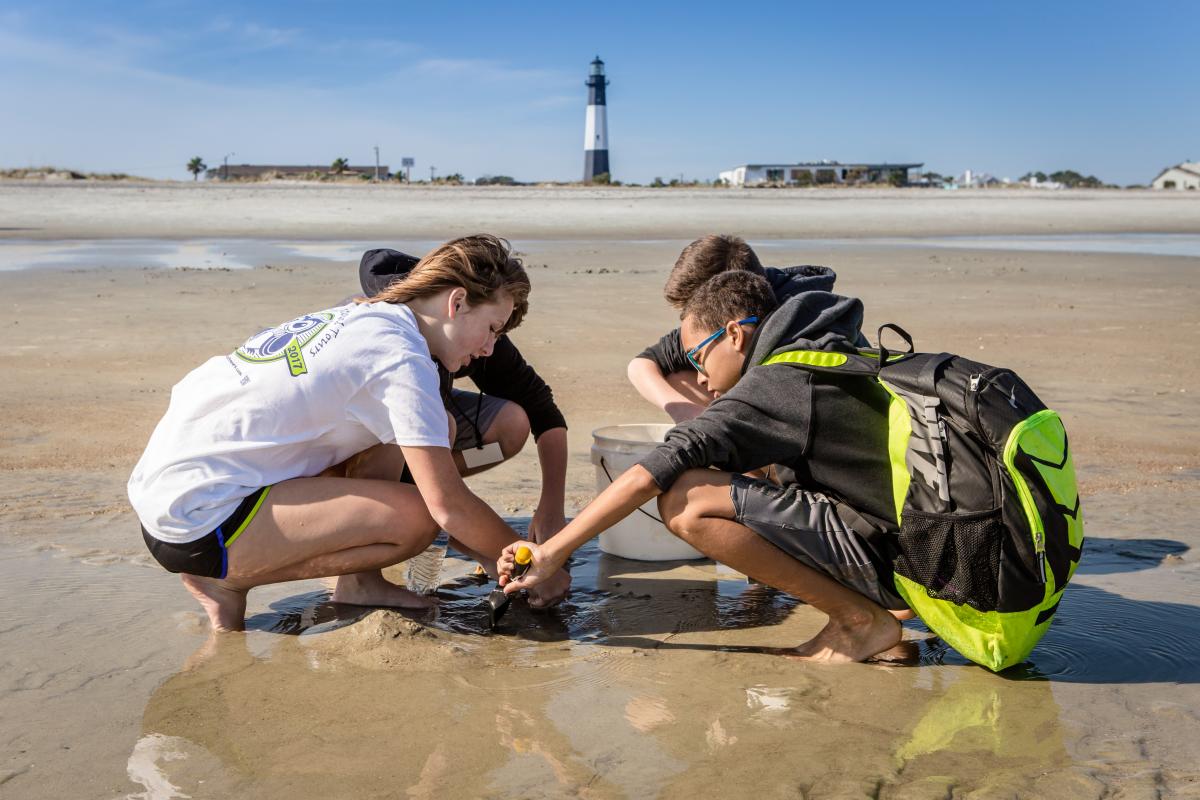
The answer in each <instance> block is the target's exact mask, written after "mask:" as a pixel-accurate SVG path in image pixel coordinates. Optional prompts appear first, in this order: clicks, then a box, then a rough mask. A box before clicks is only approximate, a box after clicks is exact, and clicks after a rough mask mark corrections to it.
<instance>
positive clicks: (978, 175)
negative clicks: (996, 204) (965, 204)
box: [955, 169, 1002, 189]
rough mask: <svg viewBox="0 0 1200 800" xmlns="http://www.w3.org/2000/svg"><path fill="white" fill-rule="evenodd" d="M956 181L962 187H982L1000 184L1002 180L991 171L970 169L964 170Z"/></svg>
mask: <svg viewBox="0 0 1200 800" xmlns="http://www.w3.org/2000/svg"><path fill="white" fill-rule="evenodd" d="M955 183H956V184H958V186H959V188H962V189H980V188H984V187H988V186H999V185H1000V184H1001V183H1002V181H1001V180H1000V179H999V178H997V177H996V176H995V175H992V174H991V173H990V172H974V171H973V170H969V169H968V170H964V171H963V174H962V175H959V176H958V179H957V180H956V181H955Z"/></svg>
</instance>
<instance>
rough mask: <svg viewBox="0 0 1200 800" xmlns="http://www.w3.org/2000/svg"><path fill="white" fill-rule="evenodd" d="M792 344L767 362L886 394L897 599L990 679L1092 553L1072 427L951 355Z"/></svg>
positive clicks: (1029, 393) (1036, 631) (993, 374)
mask: <svg viewBox="0 0 1200 800" xmlns="http://www.w3.org/2000/svg"><path fill="white" fill-rule="evenodd" d="M884 329H890V330H893V331H895V332H896V333H897V334H898V335H900V336H901V337H902V338H903V339H904V340H905V341H906V342H907V343H908V348H909V349H908V351H907V352H902V353H894V352H889V351H888V350H887V349H886V348H884V347H883V346H882V344H881V346H880V348H879V349H878V350H868V349H861V350H858V351H857V352H856V353H840V352H833V351H824V350H821V351H814V350H790V351H784V352H777V353H773V354H772V355H771V356H769V357H768V358H766V359H765V360H764V361H763V362H762V363H763V364H780V363H786V364H794V365H796V366H799V367H803V368H805V369H809V370H814V371H818V372H832V373H839V374H847V373H850V374H859V375H863V376H864V377H867V378H870V379H873V380H877V381H878V382H879V383H880V384H881V385H882V386H883V387H884V389H886V390H887V392H888V394H890V395H891V405H890V408H889V411H888V456H889V460H890V462H891V465H892V492H893V495H894V498H895V502H896V518H897V520H899V522H900V533H899V537H898V539H899V541H898V546H899V552H900V555H899V556H898V557H897V558H896V560H895V562H894V564H893V569H894V579H895V584H896V591H897V592H898V593H899V594H900V596H901V597H903V598H904V600H905V601H906V602H907V603H908V604H909V606H910V607H911V608H912V610H913V611H915V612H916V614H917V616H919V617H920V618H921V620H922V621H923V622H924V623H925V624H926V625H928V626H929V628H930V629H931V630H932V631H933V632H934V633H936V634H937V635H938V636H940V637H941V638H942V640H943V641H945V642H946V643H947V644H949V645H950V646H951V647H953V648H954V649H955V650H957V651H958V652H960V653H962V654H963V655H964V656H966V657H967V658H969V659H970V660H972V661H974V662H975V663H977V664H981V665H983V666H985V667H987V668H988V669H991V670H993V671H999V670H1002V669H1004V668H1006V667H1011V666H1013V665H1014V664H1018V663H1020V662H1021V661H1023V660H1024V659H1025V658H1026V657H1027V656H1028V655H1029V653H1030V651H1031V650H1033V647H1034V645H1036V644H1037V643H1038V640H1039V639H1041V638H1042V635H1043V634H1044V633H1045V632H1046V629H1047V628H1048V627H1049V626H1050V620H1051V618H1052V617H1053V616H1054V612H1055V611H1056V610H1057V609H1058V604H1059V601H1060V600H1061V599H1062V593H1063V590H1064V589H1065V588H1066V586H1067V582H1068V581H1069V580H1070V579H1071V576H1072V575H1073V574H1074V573H1075V568H1076V566H1078V564H1079V558H1080V555H1081V549H1082V547H1083V516H1082V514H1081V512H1080V506H1079V491H1078V489H1077V488H1076V484H1075V467H1074V465H1073V464H1072V462H1071V452H1070V448H1069V447H1068V442H1067V433H1066V430H1065V429H1064V428H1063V424H1062V420H1061V419H1059V416H1058V414H1056V413H1055V412H1053V411H1051V410H1050V409H1048V408H1046V406H1045V404H1043V403H1042V401H1041V400H1039V399H1038V397H1037V395H1036V394H1034V393H1033V390H1031V389H1030V388H1029V387H1028V386H1027V385H1026V384H1025V382H1024V381H1022V380H1021V379H1020V378H1019V377H1017V375H1016V374H1015V373H1014V372H1012V371H1011V370H1008V369H1005V368H1003V367H992V366H988V365H986V364H980V363H978V362H975V361H970V360H968V359H966V358H963V357H962V356H956V355H952V354H950V353H939V354H936V355H935V354H929V353H916V352H913V342H912V337H910V336H909V335H908V334H907V333H906V332H904V331H903V330H901V329H900V328H899V327H897V326H895V325H884V326H883V327H882V328H880V329H879V335H880V337H881V340H882V335H883V331H884Z"/></svg>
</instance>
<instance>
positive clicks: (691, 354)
mask: <svg viewBox="0 0 1200 800" xmlns="http://www.w3.org/2000/svg"><path fill="white" fill-rule="evenodd" d="M755 322H758V317H746V318H745V319H739V320H738V321H737V324H738V325H752V324H754V323H755ZM725 330H726V329H725V328H724V327H722V328H719V329H717V330H715V331H713V333H712V335H711V336H709V337H708V338H707V339H705V340H704V341H703V342H701V343H700V344H698V345H696V346H695V347H693V348H692V349H691V350H688V351H687V352H686V353H684V355H685V356H687V360H688V363H690V364H691V365H692V366H693V367H695V368H696V371H697V372H699V373H700V374H701V375H707V374H708V373H707V372H705V371H704V367H703V366H701V364H700V362H699V361H698V360H696V356H697V355H699V354H700V351H701V350H703V349H704V348H705V347H706V346H707V345H709V344H711V343H713V342H715V341H716V340H717V339H720V338H721V334H722V333H725Z"/></svg>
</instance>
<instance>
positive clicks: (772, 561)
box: [501, 271, 911, 661]
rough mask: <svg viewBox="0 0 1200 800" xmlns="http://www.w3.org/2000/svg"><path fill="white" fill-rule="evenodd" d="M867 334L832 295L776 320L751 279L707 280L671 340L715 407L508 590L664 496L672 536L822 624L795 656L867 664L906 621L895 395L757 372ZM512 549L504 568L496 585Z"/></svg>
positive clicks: (806, 374)
mask: <svg viewBox="0 0 1200 800" xmlns="http://www.w3.org/2000/svg"><path fill="white" fill-rule="evenodd" d="M861 322H862V304H861V302H859V301H858V300H855V299H852V298H847V297H840V296H838V295H835V294H832V293H830V292H826V291H812V292H804V293H801V294H799V295H797V296H795V297H792V298H791V299H790V300H788V301H786V302H784V303H783V304H782V305H781V306H779V307H778V309H776V300H775V295H774V293H773V292H772V290H771V286H770V284H769V283H768V282H767V281H766V280H765V279H764V278H762V277H761V276H758V275H754V274H751V273H748V272H745V271H738V272H727V273H723V274H721V275H718V276H717V277H715V278H713V279H712V280H710V281H709V282H707V283H706V284H704V285H703V286H702V287H701V288H700V289H699V290H697V291H696V292H695V293H694V294H693V296H692V298H691V299H690V300H689V301H688V303H687V305H686V306H685V309H684V318H683V326H682V328H681V330H680V336H681V341H682V346H683V348H685V356H686V358H687V359H688V362H689V363H690V364H691V365H692V366H693V367H694V368H695V370H696V372H697V373H698V382H699V385H700V386H701V387H703V388H704V389H705V390H706V391H709V392H711V393H713V394H715V395H716V397H717V399H716V400H714V401H713V403H712V404H711V405H710V406H709V407H708V408H707V409H705V410H704V412H703V413H702V414H701V415H700V416H698V417H696V418H694V419H692V420H689V421H687V422H683V423H681V424H679V425H677V426H676V427H675V428H673V429H672V430H671V431H670V432H669V433H668V434H667V437H666V441H665V442H664V443H663V444H662V445H660V446H659V447H658V448H656V449H655V450H654V451H653V452H652V453H651V454H650V455H648V456H647V457H646V458H644V459H643V460H642V461H641V463H639V464H637V465H635V466H634V467H633V468H631V469H629V470H628V471H626V472H625V473H624V474H623V475H621V476H620V477H619V478H618V479H617V480H616V481H614V483H613V484H612V486H610V487H609V488H608V489H607V490H605V491H604V492H603V493H602V494H601V495H600V496H599V497H597V498H596V500H595V501H593V502H592V503H591V504H590V505H589V506H588V507H587V508H586V509H584V510H583V512H582V513H580V515H579V516H578V517H576V518H575V519H574V520H573V521H572V522H571V524H569V525H568V526H567V527H565V528H564V529H563V530H562V532H561V533H560V534H559V535H558V536H556V537H555V538H554V539H552V540H551V541H550V542H548V543H547V544H545V545H544V546H542V547H539V548H537V549H536V550H535V553H534V567H533V568H532V569H531V570H530V571H529V572H528V573H526V575H525V577H523V578H522V579H520V580H518V581H513V582H510V584H509V586H510V587H512V588H506V591H517V590H519V589H523V588H528V587H529V586H531V585H536V584H537V582H538V581H539V580H541V579H542V577H543V576H545V575H550V574H552V573H553V572H554V571H556V570H557V569H558V567H559V566H561V565H562V564H563V563H565V560H566V558H567V556H569V555H570V553H571V552H573V551H574V550H575V549H576V548H577V547H579V546H580V545H581V544H583V542H585V541H587V540H588V539H590V538H591V537H592V536H595V535H596V534H598V533H600V532H601V531H603V530H605V529H606V528H608V527H609V526H611V525H612V524H614V523H615V522H617V521H618V520H620V519H622V518H623V517H625V516H627V515H628V514H630V513H632V512H633V510H634V509H635V508H637V507H638V506H639V505H641V504H642V503H644V502H646V501H647V500H649V499H650V498H652V497H655V496H658V495H661V497H660V498H659V508H660V510H661V511H662V515H663V520H664V522H665V523H666V525H667V527H668V529H670V530H671V532H672V533H674V534H675V535H676V536H679V537H681V538H683V539H684V540H686V541H687V542H688V543H689V544H691V545H692V546H693V547H695V548H696V549H698V550H700V551H701V552H702V553H704V554H705V555H707V556H709V557H710V558H713V559H715V560H717V561H720V562H722V563H724V564H728V565H729V566H731V567H733V568H734V569H737V570H738V571H740V572H742V573H744V574H746V575H748V576H750V577H753V578H755V579H756V580H758V581H760V582H762V583H765V584H768V585H770V586H774V587H775V588H777V589H781V590H783V591H785V592H788V593H789V594H792V595H794V596H796V597H798V598H800V599H801V600H804V601H805V602H807V603H808V604H810V605H812V606H813V607H815V608H817V609H819V610H820V611H823V612H825V613H826V614H828V615H829V622H828V624H827V625H826V627H825V628H824V629H823V630H822V631H821V632H820V633H819V634H818V635H817V636H816V637H814V638H813V639H812V640H810V641H808V642H806V643H804V644H802V645H800V646H799V647H797V648H796V649H795V651H789V654H792V655H795V656H797V657H800V658H806V659H814V660H823V661H861V660H863V659H866V658H870V657H871V656H874V655H876V654H878V653H881V652H883V651H885V650H888V649H890V648H891V647H893V646H894V645H896V644H897V643H898V642H899V640H900V623H899V622H898V618H907V617H908V616H909V615H911V612H909V611H908V610H907V606H906V605H905V603H904V601H903V600H901V599H900V597H899V596H898V595H897V594H896V591H895V588H894V586H893V584H892V570H891V563H892V559H893V557H894V556H895V552H894V550H893V546H894V545H893V542H894V539H895V537H894V533H895V532H896V530H897V529H898V525H897V522H896V509H895V502H894V498H893V495H892V481H891V470H890V467H889V464H888V455H887V454H888V448H887V435H888V424H887V414H888V396H887V394H886V392H885V390H884V389H883V388H882V387H880V386H878V385H876V384H874V383H872V382H870V381H864V380H861V379H858V378H856V377H854V376H849V377H843V376H838V375H829V376H826V375H825V374H816V373H814V372H811V371H809V370H805V369H801V368H797V367H794V366H792V365H790V364H786V363H783V364H770V365H763V364H762V362H763V361H764V360H766V359H767V358H768V357H770V356H772V355H775V354H777V353H780V352H786V351H789V350H823V351H839V350H842V351H850V350H852V349H853V346H854V343H855V342H857V341H858V340H859V337H860V336H861V334H860V331H859V327H860V325H861ZM768 464H776V465H778V466H779V468H780V469H779V477H780V482H779V483H778V484H777V483H772V482H769V481H764V480H757V479H754V478H749V477H747V476H746V475H744V474H743V473H745V472H747V471H750V470H755V469H759V468H761V467H764V466H766V465H768ZM710 467H715V469H710ZM514 550H515V548H509V549H508V550H506V552H505V555H504V556H502V557H501V574H502V575H505V574H506V573H507V571H508V570H509V569H510V568H511V563H512V553H511V552H510V551H514Z"/></svg>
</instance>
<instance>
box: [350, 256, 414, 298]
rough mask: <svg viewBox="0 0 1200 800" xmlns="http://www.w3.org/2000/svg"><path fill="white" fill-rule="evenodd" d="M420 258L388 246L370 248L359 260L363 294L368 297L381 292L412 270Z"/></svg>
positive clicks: (359, 276)
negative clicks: (376, 248) (375, 248)
mask: <svg viewBox="0 0 1200 800" xmlns="http://www.w3.org/2000/svg"><path fill="white" fill-rule="evenodd" d="M420 260H421V259H419V258H417V257H416V256H410V255H409V254H408V253H401V252H400V251H399V250H391V249H388V248H386V247H381V248H379V249H378V250H368V251H367V252H365V253H363V255H362V259H361V260H360V261H359V262H358V283H359V285H360V286H362V290H363V294H365V295H366V296H367V297H371V296H372V295H376V294H379V293H380V292H382V291H383V290H384V289H386V288H387V287H388V286H389V285H390V284H391V282H392V281H394V280H396V279H397V278H400V277H403V276H405V275H407V274H408V273H410V272H412V268H413V267H415V266H416V265H417V262H418V261H420Z"/></svg>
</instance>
